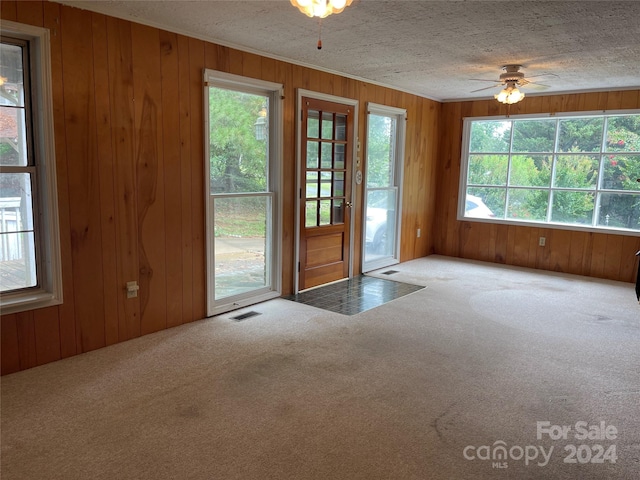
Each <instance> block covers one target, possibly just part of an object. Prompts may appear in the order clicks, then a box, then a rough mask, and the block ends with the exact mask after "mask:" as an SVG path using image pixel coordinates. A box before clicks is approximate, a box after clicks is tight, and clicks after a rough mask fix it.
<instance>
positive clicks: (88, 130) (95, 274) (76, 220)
mask: <svg viewBox="0 0 640 480" xmlns="http://www.w3.org/2000/svg"><path fill="white" fill-rule="evenodd" d="M62 26H63V29H64V35H63V37H62V62H63V86H64V105H65V135H66V144H67V158H68V161H69V164H70V168H69V171H68V178H69V202H70V206H71V209H70V220H71V246H72V256H73V278H74V280H75V283H74V302H75V314H76V342H77V344H78V346H79V349H80V351H82V352H86V351H89V350H93V349H96V348H100V347H103V346H104V345H105V334H104V322H105V320H104V315H105V313H104V297H103V279H102V240H101V225H100V184H99V176H98V175H99V173H98V171H99V165H98V155H97V139H96V120H95V119H96V116H95V100H94V97H95V90H94V75H93V50H92V41H91V38H92V36H93V35H92V31H91V30H92V29H91V13H90V12H86V11H83V10H78V9H74V8H69V9H64V10H63V11H62Z"/></svg>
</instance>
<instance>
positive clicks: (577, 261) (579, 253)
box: [567, 231, 585, 275]
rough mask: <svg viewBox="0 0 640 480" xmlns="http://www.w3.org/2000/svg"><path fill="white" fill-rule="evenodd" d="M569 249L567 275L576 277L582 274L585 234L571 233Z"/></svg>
mask: <svg viewBox="0 0 640 480" xmlns="http://www.w3.org/2000/svg"><path fill="white" fill-rule="evenodd" d="M570 242H571V248H570V249H569V265H568V267H567V268H568V271H569V273H574V274H577V275H583V274H584V270H583V269H584V265H583V262H582V259H583V257H584V249H585V234H584V232H576V231H573V232H571V240H570Z"/></svg>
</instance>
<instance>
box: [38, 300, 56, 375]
mask: <svg viewBox="0 0 640 480" xmlns="http://www.w3.org/2000/svg"><path fill="white" fill-rule="evenodd" d="M33 324H34V332H35V344H36V363H37V364H38V365H44V364H45V363H49V362H55V361H56V360H60V358H62V356H61V353H60V322H59V317H58V308H57V307H48V308H39V309H37V310H34V311H33Z"/></svg>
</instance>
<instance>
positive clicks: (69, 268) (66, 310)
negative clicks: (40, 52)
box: [3, 2, 77, 358]
mask: <svg viewBox="0 0 640 480" xmlns="http://www.w3.org/2000/svg"><path fill="white" fill-rule="evenodd" d="M3 3H4V2H3ZM61 8H67V7H61V5H59V4H57V3H53V2H46V3H45V4H44V26H45V27H46V28H48V29H49V30H50V32H51V35H50V40H51V84H52V94H53V99H52V100H53V122H54V131H55V154H56V181H57V191H58V225H59V230H60V257H61V263H62V289H63V303H62V305H59V306H58V320H59V325H60V355H61V356H62V358H67V357H70V356H72V355H75V354H76V353H77V343H76V320H75V302H74V301H73V299H74V298H75V295H74V289H73V283H74V279H73V263H72V254H71V220H70V211H69V210H70V205H71V202H70V201H69V186H68V183H69V182H68V178H69V165H68V161H67V143H66V136H65V134H64V132H65V112H64V87H63V78H62V28H61Z"/></svg>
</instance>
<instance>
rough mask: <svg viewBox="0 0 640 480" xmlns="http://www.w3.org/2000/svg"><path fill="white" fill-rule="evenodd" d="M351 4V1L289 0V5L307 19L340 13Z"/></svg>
mask: <svg viewBox="0 0 640 480" xmlns="http://www.w3.org/2000/svg"><path fill="white" fill-rule="evenodd" d="M351 2H353V0H291V5H293V6H294V7H296V8H297V9H298V10H300V11H301V12H302V13H304V14H305V15H306V16H307V17H318V18H326V17H328V16H329V15H331V14H334V13H340V12H342V11H343V10H344V9H345V8H346V7H348V6H349V5H351Z"/></svg>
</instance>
